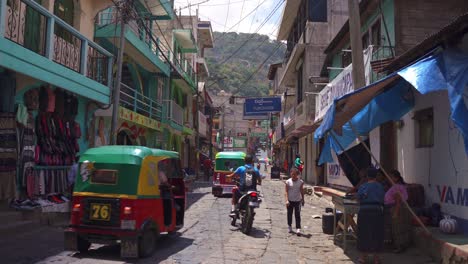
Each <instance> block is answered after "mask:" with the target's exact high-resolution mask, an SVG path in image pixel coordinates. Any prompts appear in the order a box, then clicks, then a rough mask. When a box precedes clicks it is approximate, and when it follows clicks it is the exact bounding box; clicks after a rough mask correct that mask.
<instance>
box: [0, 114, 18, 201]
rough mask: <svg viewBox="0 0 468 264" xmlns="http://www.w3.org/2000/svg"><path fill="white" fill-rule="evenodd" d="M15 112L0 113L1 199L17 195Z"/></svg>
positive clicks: (12, 197)
mask: <svg viewBox="0 0 468 264" xmlns="http://www.w3.org/2000/svg"><path fill="white" fill-rule="evenodd" d="M15 119H16V116H15V113H0V200H6V199H14V198H15V195H16V165H17V159H18V154H17V149H16V144H17V138H16V120H15Z"/></svg>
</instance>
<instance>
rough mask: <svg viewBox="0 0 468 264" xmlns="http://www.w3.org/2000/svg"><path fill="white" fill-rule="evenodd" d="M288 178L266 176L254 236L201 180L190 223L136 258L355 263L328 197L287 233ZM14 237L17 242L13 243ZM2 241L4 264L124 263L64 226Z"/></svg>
mask: <svg viewBox="0 0 468 264" xmlns="http://www.w3.org/2000/svg"><path fill="white" fill-rule="evenodd" d="M283 186H284V184H283V182H281V181H275V180H266V181H264V184H263V186H262V187H261V191H262V193H263V195H264V200H263V203H262V204H261V207H260V208H259V209H258V210H257V211H256V213H257V214H256V217H255V221H254V228H253V230H252V233H251V235H250V236H246V235H244V234H242V233H241V232H240V231H239V230H238V229H237V228H235V227H232V226H231V225H230V223H229V218H228V216H227V214H228V212H229V210H230V199H229V198H215V197H213V196H212V195H211V187H210V185H209V184H207V183H197V184H196V187H195V189H194V192H192V193H190V194H189V198H190V201H189V209H188V211H187V216H186V222H185V227H184V228H183V229H182V230H180V232H179V233H178V234H177V235H174V236H166V235H163V236H161V238H160V240H159V244H158V250H157V251H156V253H155V254H154V255H153V256H152V257H150V258H146V259H141V260H138V261H135V262H132V263H164V264H169V263H181V264H182V263H226V264H227V263H354V262H355V260H356V257H357V253H356V251H355V249H354V248H355V246H354V244H351V246H350V248H351V249H350V250H349V252H348V253H347V254H344V253H343V250H342V249H341V248H340V247H338V246H336V245H334V244H333V239H332V236H329V235H325V234H323V232H322V228H321V223H322V222H321V219H314V218H313V217H312V216H314V215H321V214H322V212H324V208H325V207H327V206H329V204H328V201H327V200H326V198H321V199H319V198H316V197H313V196H307V197H306V205H305V206H304V207H303V208H304V209H303V212H302V214H303V215H302V219H303V232H304V235H303V236H301V237H298V236H296V235H293V234H288V233H287V225H286V210H285V209H284V205H283V204H284V203H283V201H284V198H283ZM13 239H14V241H15V243H10V242H11V241H12V240H13ZM9 240H10V241H1V242H0V253H1V255H2V259H3V261H2V263H57V264H59V263H60V264H62V263H74V264H84V263H124V261H122V260H121V259H119V247H118V246H99V245H93V247H92V250H90V251H89V252H88V253H87V254H76V253H72V252H68V251H63V250H62V248H63V233H62V230H61V228H58V227H55V228H52V227H47V228H40V229H38V230H36V231H34V232H30V233H28V234H24V235H21V236H16V237H11V238H9ZM384 263H399V264H404V263H431V261H430V259H429V258H428V257H424V256H422V255H420V254H419V252H418V251H417V250H416V249H411V250H409V251H407V252H406V253H405V254H400V255H395V254H390V253H388V254H385V255H384Z"/></svg>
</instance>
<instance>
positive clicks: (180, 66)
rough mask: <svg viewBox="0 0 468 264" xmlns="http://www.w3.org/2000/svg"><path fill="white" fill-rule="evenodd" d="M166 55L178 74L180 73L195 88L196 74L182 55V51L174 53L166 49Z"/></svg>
mask: <svg viewBox="0 0 468 264" xmlns="http://www.w3.org/2000/svg"><path fill="white" fill-rule="evenodd" d="M168 56H169V58H170V61H171V63H172V64H173V65H174V66H175V68H176V70H177V73H178V75H180V76H181V77H182V78H183V79H184V80H185V81H186V82H187V83H188V84H189V85H190V86H191V87H192V89H194V90H195V89H196V87H197V74H196V72H195V70H194V69H193V67H192V66H191V65H190V62H189V61H188V60H187V59H186V58H185V57H184V56H183V54H182V53H179V54H174V53H172V52H171V51H168Z"/></svg>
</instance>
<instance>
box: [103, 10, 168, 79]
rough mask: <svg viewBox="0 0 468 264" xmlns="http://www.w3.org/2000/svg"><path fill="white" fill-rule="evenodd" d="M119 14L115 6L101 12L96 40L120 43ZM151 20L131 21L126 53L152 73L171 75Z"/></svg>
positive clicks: (127, 28) (127, 31)
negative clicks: (153, 31) (152, 29)
mask: <svg viewBox="0 0 468 264" xmlns="http://www.w3.org/2000/svg"><path fill="white" fill-rule="evenodd" d="M118 17H119V13H118V10H117V8H116V7H115V6H113V7H109V8H107V9H105V10H103V11H101V12H100V13H99V14H98V15H97V17H96V21H95V23H96V33H95V35H96V38H98V39H101V38H104V39H107V40H108V41H109V42H110V43H118V41H119V40H118V39H119V37H120V27H121V25H120V24H119V19H118ZM150 23H151V22H150V21H149V20H130V21H129V22H128V24H127V26H126V31H125V33H124V34H125V39H126V43H127V44H126V46H125V52H126V53H128V55H130V56H131V57H132V58H134V59H135V60H137V61H138V63H139V64H140V65H141V66H143V67H144V68H146V69H147V70H149V71H152V72H164V73H166V74H169V65H168V64H167V60H166V57H165V56H164V54H163V52H161V50H162V49H161V45H160V40H159V38H158V37H156V36H154V35H153V33H152V32H151V30H150V28H151V24H150Z"/></svg>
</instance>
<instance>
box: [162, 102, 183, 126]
mask: <svg viewBox="0 0 468 264" xmlns="http://www.w3.org/2000/svg"><path fill="white" fill-rule="evenodd" d="M164 105H165V106H166V118H167V120H169V121H172V122H174V123H175V124H177V125H180V126H183V125H184V109H183V108H182V107H181V106H180V105H178V104H177V103H176V102H174V101H173V100H164Z"/></svg>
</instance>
